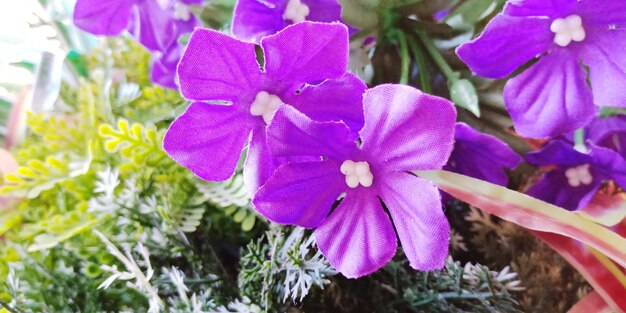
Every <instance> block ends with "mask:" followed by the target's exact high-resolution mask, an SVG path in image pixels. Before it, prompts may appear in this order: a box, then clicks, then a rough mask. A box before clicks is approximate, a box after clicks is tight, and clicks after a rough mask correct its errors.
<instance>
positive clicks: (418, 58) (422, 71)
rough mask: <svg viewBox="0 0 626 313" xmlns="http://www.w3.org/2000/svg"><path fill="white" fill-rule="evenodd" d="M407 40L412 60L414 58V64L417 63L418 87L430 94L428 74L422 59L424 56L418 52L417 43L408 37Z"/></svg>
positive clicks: (424, 60)
mask: <svg viewBox="0 0 626 313" xmlns="http://www.w3.org/2000/svg"><path fill="white" fill-rule="evenodd" d="M408 40H409V48H410V49H411V52H412V53H413V58H415V62H417V70H418V74H419V76H420V86H421V87H422V91H423V92H425V93H432V87H431V85H430V74H429V73H428V69H427V67H426V58H424V54H423V53H422V51H420V49H419V47H418V46H417V42H415V39H414V38H413V37H408Z"/></svg>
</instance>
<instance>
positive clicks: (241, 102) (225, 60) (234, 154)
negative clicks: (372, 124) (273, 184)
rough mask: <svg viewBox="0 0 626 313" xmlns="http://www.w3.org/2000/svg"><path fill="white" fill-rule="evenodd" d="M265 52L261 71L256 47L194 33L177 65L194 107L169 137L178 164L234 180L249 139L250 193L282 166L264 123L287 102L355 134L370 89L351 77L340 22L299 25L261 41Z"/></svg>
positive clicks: (184, 90) (345, 33) (209, 32)
mask: <svg viewBox="0 0 626 313" xmlns="http://www.w3.org/2000/svg"><path fill="white" fill-rule="evenodd" d="M261 48H262V49H263V55H264V66H263V67H262V68H261V67H260V66H259V64H258V63H257V56H256V53H255V45H254V44H251V43H245V42H242V41H239V40H236V39H234V38H231V37H229V36H226V35H224V34H222V33H219V32H216V31H213V30H208V29H197V30H196V31H194V33H193V34H192V35H191V38H190V40H189V45H188V46H187V49H186V50H185V53H184V55H183V57H182V59H181V62H180V65H179V67H178V75H179V78H180V87H181V92H182V95H183V96H184V97H185V98H186V99H189V100H191V101H193V103H192V104H191V106H190V107H189V108H188V109H187V111H186V112H185V113H183V114H182V115H181V116H180V117H178V118H177V119H176V120H175V121H174V122H173V123H172V125H171V126H170V128H169V130H168V132H167V134H166V135H165V139H164V148H165V151H166V152H167V153H168V154H169V155H170V156H171V157H172V158H173V159H174V160H175V161H176V162H178V163H180V164H181V165H183V166H184V167H186V168H188V169H189V170H191V171H192V172H193V173H195V174H196V175H197V176H199V177H200V178H202V179H205V180H210V181H221V180H226V179H228V178H229V177H231V176H232V175H233V173H234V171H235V167H236V165H237V162H238V160H239V157H240V154H241V151H242V150H243V148H244V146H245V145H246V143H247V142H248V141H249V142H250V144H249V146H248V150H247V158H246V161H245V164H244V179H245V182H246V186H247V188H248V190H249V191H250V192H251V193H253V192H255V191H256V189H257V188H258V187H259V186H260V185H261V184H262V183H263V182H264V181H265V180H266V179H267V178H268V177H269V176H270V175H271V173H272V172H273V170H274V167H275V166H276V165H277V163H276V160H275V159H273V158H272V157H271V155H270V154H269V152H268V148H267V143H266V135H265V126H266V124H267V123H268V122H269V121H271V119H272V117H273V115H274V113H275V112H276V110H278V108H279V107H280V106H281V105H283V104H289V105H292V106H294V107H295V108H297V109H298V110H300V111H301V112H303V113H304V114H306V115H308V116H309V117H311V118H313V119H315V120H337V121H339V120H342V121H344V122H346V124H348V125H349V126H350V127H351V128H353V129H355V131H354V136H356V130H358V129H360V127H361V126H362V125H363V110H362V106H361V104H362V95H363V92H364V91H365V89H366V86H365V85H364V84H363V82H361V81H360V80H359V79H358V78H357V77H356V76H354V75H352V74H350V73H346V70H347V66H348V30H347V28H346V27H345V26H344V25H342V24H339V23H332V24H325V23H315V22H303V23H298V24H295V25H292V26H289V27H287V28H285V29H284V30H282V31H281V32H279V33H277V34H275V35H273V36H269V37H266V38H264V39H263V40H261ZM329 79H331V80H329ZM207 102H209V103H207ZM279 163H280V162H279Z"/></svg>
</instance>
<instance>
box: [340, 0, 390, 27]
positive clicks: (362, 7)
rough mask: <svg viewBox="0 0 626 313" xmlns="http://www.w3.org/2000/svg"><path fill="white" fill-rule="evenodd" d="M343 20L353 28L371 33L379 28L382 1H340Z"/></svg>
mask: <svg viewBox="0 0 626 313" xmlns="http://www.w3.org/2000/svg"><path fill="white" fill-rule="evenodd" d="M339 2H340V3H341V18H343V20H344V21H346V23H348V24H350V25H351V26H352V27H356V28H358V29H360V30H361V31H369V30H372V29H374V28H376V27H377V26H378V22H379V21H378V17H379V11H380V10H379V9H380V3H381V1H380V0H339Z"/></svg>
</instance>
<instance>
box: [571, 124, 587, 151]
mask: <svg viewBox="0 0 626 313" xmlns="http://www.w3.org/2000/svg"><path fill="white" fill-rule="evenodd" d="M574 149H576V150H578V151H580V152H583V153H586V152H587V146H586V145H585V130H584V129H583V128H579V129H577V130H576V132H574Z"/></svg>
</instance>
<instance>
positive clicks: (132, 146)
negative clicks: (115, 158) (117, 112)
mask: <svg viewBox="0 0 626 313" xmlns="http://www.w3.org/2000/svg"><path fill="white" fill-rule="evenodd" d="M99 134H100V136H101V137H103V138H104V139H105V140H106V142H105V144H104V147H105V149H106V150H107V152H109V153H116V152H118V151H119V152H120V153H121V154H122V156H124V157H125V158H127V159H129V160H131V161H132V163H133V164H134V165H149V166H156V165H158V164H159V163H160V162H162V161H163V162H170V160H169V159H168V157H167V154H165V151H163V149H162V148H161V142H162V141H163V135H164V132H157V131H156V130H154V129H153V128H145V127H144V126H142V125H141V124H138V123H135V124H133V125H132V126H130V124H129V123H128V121H127V120H125V119H120V120H119V122H118V123H117V129H115V128H113V126H111V125H108V124H104V125H101V126H100V128H99Z"/></svg>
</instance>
